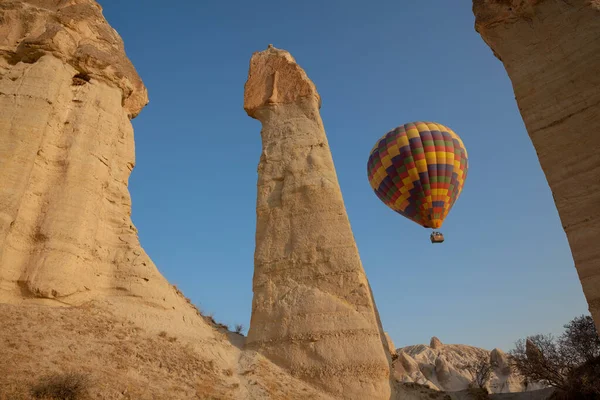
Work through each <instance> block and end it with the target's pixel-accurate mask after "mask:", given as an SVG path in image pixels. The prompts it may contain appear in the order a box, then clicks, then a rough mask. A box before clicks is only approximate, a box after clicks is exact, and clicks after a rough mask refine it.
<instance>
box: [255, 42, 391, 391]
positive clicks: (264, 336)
mask: <svg viewBox="0 0 600 400" xmlns="http://www.w3.org/2000/svg"><path fill="white" fill-rule="evenodd" d="M320 104H321V99H320V97H319V94H318V93H317V90H316V88H315V86H314V84H313V82H312V81H311V80H310V79H309V78H308V77H307V75H306V73H305V72H304V70H302V68H300V66H298V64H296V61H295V60H294V58H293V57H292V56H291V55H290V53H288V52H287V51H284V50H280V49H276V48H274V47H272V46H269V48H268V49H267V50H265V51H262V52H257V53H254V54H253V56H252V59H251V60H250V70H249V75H248V80H247V82H246V85H245V92H244V109H245V110H246V112H247V113H248V115H249V116H251V117H252V118H256V119H258V120H260V122H261V123H262V130H261V136H262V144H263V146H262V155H261V157H260V162H259V165H258V198H257V209H256V214H257V227H256V251H255V259H254V261H255V270H254V281H253V291H254V298H253V302H252V319H251V322H250V329H249V332H248V338H247V341H246V348H247V349H255V350H257V351H259V352H260V353H262V354H264V355H265V356H267V358H269V359H271V360H272V361H274V362H275V363H276V364H278V365H281V366H283V367H284V368H286V369H287V370H288V371H290V372H291V374H292V375H293V376H295V377H298V378H301V379H303V380H305V381H307V382H311V383H313V384H314V385H316V386H318V387H321V388H323V389H324V390H325V391H326V392H328V393H331V394H332V395H334V396H336V397H339V398H344V399H361V400H363V399H386V400H387V399H389V398H390V390H391V389H390V386H391V384H390V362H391V360H390V355H389V354H387V352H386V350H385V348H386V347H387V341H386V339H385V335H384V333H383V331H382V327H381V323H380V321H379V315H378V312H377V309H376V306H375V302H374V300H373V296H372V293H371V289H370V287H369V283H368V281H367V278H366V276H365V272H364V270H363V267H362V264H361V261H360V257H359V254H358V249H357V247H356V243H355V241H354V237H353V234H352V230H351V228H350V223H349V220H348V216H347V214H346V210H345V206H344V202H343V199H342V194H341V191H340V187H339V184H338V180H337V175H336V172H335V167H334V164H333V160H332V157H331V152H330V150H329V146H328V143H327V137H326V136H325V130H324V128H323V123H322V121H321V117H320V114H319V108H320Z"/></svg>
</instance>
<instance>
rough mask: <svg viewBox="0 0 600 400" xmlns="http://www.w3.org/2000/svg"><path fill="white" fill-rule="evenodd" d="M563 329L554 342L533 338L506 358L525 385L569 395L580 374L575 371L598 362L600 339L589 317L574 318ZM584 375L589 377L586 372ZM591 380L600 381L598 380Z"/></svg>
mask: <svg viewBox="0 0 600 400" xmlns="http://www.w3.org/2000/svg"><path fill="white" fill-rule="evenodd" d="M564 327H565V332H564V333H563V334H562V335H561V336H559V337H558V338H557V339H555V338H554V337H553V336H552V335H534V336H530V337H528V338H527V339H520V340H518V341H517V342H516V343H515V345H516V347H515V349H513V350H511V351H510V352H509V354H510V356H511V359H512V362H513V365H514V367H516V369H517V370H518V371H519V372H520V374H521V375H522V376H523V377H524V378H525V380H526V381H528V382H540V383H542V384H545V385H548V386H552V387H555V388H557V389H560V390H562V391H568V390H571V387H572V382H573V380H574V379H578V376H579V375H580V374H581V372H578V371H583V370H582V369H581V368H580V367H581V366H582V365H584V364H585V363H587V364H590V365H592V364H593V363H594V362H595V361H597V360H598V358H599V357H600V338H598V333H597V331H596V327H595V326H594V321H593V320H592V317H590V316H585V315H582V316H580V317H576V318H574V319H573V320H571V321H570V322H569V323H568V324H566V325H564ZM594 365H595V364H594ZM585 371H586V374H589V373H590V372H589V369H586V370H585ZM592 371H595V369H593V370H592ZM594 379H598V380H600V376H598V377H595V378H594ZM599 394H600V393H599Z"/></svg>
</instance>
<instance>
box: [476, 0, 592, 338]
mask: <svg viewBox="0 0 600 400" xmlns="http://www.w3.org/2000/svg"><path fill="white" fill-rule="evenodd" d="M473 12H474V14H475V17H476V21H475V28H476V30H477V31H478V32H479V33H480V35H481V37H482V38H483V40H484V41H485V42H486V43H487V44H488V45H489V46H490V48H491V49H492V50H493V52H494V54H495V55H496V56H497V57H498V58H499V59H500V60H501V61H502V62H503V63H504V67H505V68H506V71H507V72H508V75H509V77H510V79H511V81H512V85H513V89H514V92H515V96H516V100H517V103H518V105H519V110H520V111H521V115H522V116H523V120H524V122H525V126H526V127H527V131H528V132H529V136H530V138H531V140H532V142H533V145H534V146H535V149H536V151H537V154H538V157H539V160H540V164H541V167H542V169H543V171H544V173H545V174H546V178H547V180H548V183H549V185H550V188H551V189H552V193H553V196H554V202H555V204H556V208H557V209H558V213H559V215H560V219H561V221H562V224H563V228H564V230H565V232H566V234H567V238H568V240H569V245H570V246H571V251H572V254H573V258H574V260H575V267H576V268H577V272H578V274H579V278H580V280H581V285H582V287H583V292H584V293H585V296H586V298H587V301H588V304H589V309H590V312H591V314H592V316H593V318H594V321H595V323H596V327H597V328H598V329H599V330H600V246H598V245H597V241H598V235H599V234H600V225H599V224H598V222H599V220H600V208H599V207H598V205H599V204H600V158H599V156H598V149H600V135H599V134H598V132H600V1H599V0H564V1H554V0H526V1H523V0H474V1H473Z"/></svg>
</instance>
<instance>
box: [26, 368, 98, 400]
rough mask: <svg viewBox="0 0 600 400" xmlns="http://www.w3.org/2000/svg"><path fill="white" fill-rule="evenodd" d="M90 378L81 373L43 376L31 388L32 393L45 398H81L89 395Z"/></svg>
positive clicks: (34, 395)
mask: <svg viewBox="0 0 600 400" xmlns="http://www.w3.org/2000/svg"><path fill="white" fill-rule="evenodd" d="M88 387H89V379H88V378H87V376H85V375H82V374H79V373H73V372H70V373H64V374H53V375H48V376H45V377H42V378H41V379H40V381H39V382H38V383H37V384H36V385H34V386H33V387H32V388H31V395H32V396H33V397H34V398H36V399H44V400H80V399H83V398H84V396H86V395H87V390H88Z"/></svg>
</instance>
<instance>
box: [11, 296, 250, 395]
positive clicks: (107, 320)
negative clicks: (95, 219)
mask: <svg viewBox="0 0 600 400" xmlns="http://www.w3.org/2000/svg"><path fill="white" fill-rule="evenodd" d="M0 320H1V321H3V324H2V329H0V354H1V355H2V358H1V362H0V400H9V399H10V400H58V399H65V400H83V399H87V398H88V397H86V396H88V394H87V393H89V398H94V399H106V400H109V399H110V400H113V399H114V400H116V399H123V400H126V399H131V400H133V399H136V400H145V399H205V398H211V397H212V398H218V399H230V400H233V399H236V396H237V390H236V385H239V384H238V383H237V382H239V380H238V379H236V377H235V376H231V375H229V376H227V375H226V374H225V373H223V370H224V368H223V367H221V366H219V365H216V363H215V361H213V360H212V359H210V358H209V357H207V356H205V355H204V354H202V353H201V352H199V351H198V350H196V349H195V348H193V347H191V346H190V345H187V344H183V343H179V341H177V339H176V338H175V337H169V336H168V335H167V334H166V333H165V334H164V335H163V334H162V333H161V334H159V335H150V334H147V333H146V332H144V331H143V330H142V329H140V328H138V327H136V326H134V325H133V324H132V323H129V322H126V321H121V320H116V319H114V317H112V316H111V315H109V314H108V313H106V312H104V311H101V310H98V309H96V308H93V307H87V308H86V307H77V308H53V307H43V306H27V307H19V306H10V305H5V304H0ZM73 370H75V371H77V372H78V374H79V375H73V374H70V371H73ZM82 376H85V378H82ZM86 383H87V385H86ZM199 388H200V389H199ZM84 389H86V390H84ZM199 390H200V391H199ZM77 394H79V395H80V396H81V397H73V396H76V395H77ZM57 396H62V397H57ZM69 396H71V397H69Z"/></svg>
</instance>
